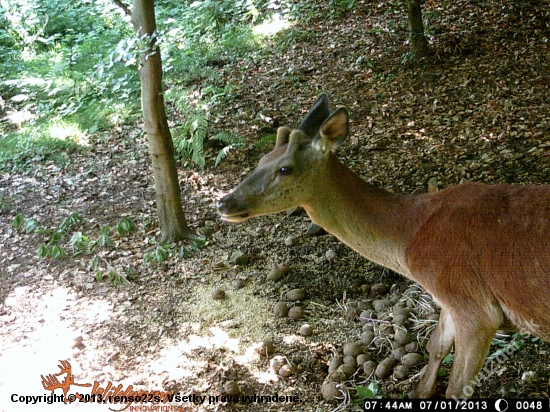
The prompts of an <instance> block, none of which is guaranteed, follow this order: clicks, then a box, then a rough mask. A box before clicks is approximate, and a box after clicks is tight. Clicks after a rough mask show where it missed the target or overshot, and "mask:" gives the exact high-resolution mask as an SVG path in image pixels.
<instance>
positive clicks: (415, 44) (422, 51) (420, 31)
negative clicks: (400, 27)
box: [408, 0, 428, 59]
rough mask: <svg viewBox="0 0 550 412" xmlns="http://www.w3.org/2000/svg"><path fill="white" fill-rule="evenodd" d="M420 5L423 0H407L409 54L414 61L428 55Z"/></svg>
mask: <svg viewBox="0 0 550 412" xmlns="http://www.w3.org/2000/svg"><path fill="white" fill-rule="evenodd" d="M422 3H423V0H408V9H409V16H408V17H409V33H410V39H411V53H412V54H413V56H414V58H415V59H416V58H420V57H424V56H426V55H427V54H428V42H427V41H426V36H424V23H423V21H422V7H421V6H422Z"/></svg>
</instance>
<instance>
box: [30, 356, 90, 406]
mask: <svg viewBox="0 0 550 412" xmlns="http://www.w3.org/2000/svg"><path fill="white" fill-rule="evenodd" d="M59 362H60V363H61V365H58V367H59V369H61V372H59V373H54V374H53V375H52V374H49V375H47V376H46V377H44V375H40V377H41V378H42V386H43V387H44V389H46V390H47V391H52V395H53V394H54V391H55V390H56V389H61V390H62V391H63V400H64V402H65V403H67V393H68V392H69V388H70V387H71V385H75V386H92V384H91V383H75V381H74V375H73V374H72V369H71V364H70V363H69V362H68V361H63V360H60V361H59ZM63 374H65V377H64V378H63V382H59V379H58V378H57V377H58V376H61V375H63Z"/></svg>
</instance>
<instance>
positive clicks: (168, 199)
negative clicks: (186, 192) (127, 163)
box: [132, 0, 195, 243]
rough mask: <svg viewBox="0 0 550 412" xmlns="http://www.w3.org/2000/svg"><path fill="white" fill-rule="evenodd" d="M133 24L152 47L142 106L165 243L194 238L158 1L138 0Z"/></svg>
mask: <svg viewBox="0 0 550 412" xmlns="http://www.w3.org/2000/svg"><path fill="white" fill-rule="evenodd" d="M132 24H133V25H134V28H135V30H136V32H137V33H138V35H139V37H140V38H142V39H144V40H145V41H146V42H147V44H148V50H147V51H146V52H145V53H143V54H142V55H141V68H140V78H141V108H142V111H143V120H144V122H145V131H146V133H147V140H148V141H149V148H150V151H151V159H152V163H153V178H154V180H155V190H156V201H157V212H158V217H159V224H160V231H161V236H162V239H161V242H165V243H173V242H176V241H178V240H182V239H191V238H194V237H195V235H194V233H193V232H192V231H191V230H190V229H189V226H188V225H187V221H186V220H185V214H184V213H183V208H182V204H181V191H180V186H179V181H178V172H177V169H176V161H175V158H174V145H173V142H172V135H171V134H170V129H169V127H168V120H167V119H166V110H165V108H164V96H163V92H162V61H161V56H160V49H159V46H158V44H157V38H156V21H155V5H154V0H134V5H133V10H132Z"/></svg>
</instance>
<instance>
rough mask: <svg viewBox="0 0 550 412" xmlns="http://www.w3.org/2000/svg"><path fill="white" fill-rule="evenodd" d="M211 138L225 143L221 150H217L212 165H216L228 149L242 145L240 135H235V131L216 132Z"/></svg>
mask: <svg viewBox="0 0 550 412" xmlns="http://www.w3.org/2000/svg"><path fill="white" fill-rule="evenodd" d="M212 139H214V140H217V141H219V142H222V143H223V144H225V146H224V147H223V149H222V150H220V151H219V153H218V155H217V156H216V161H215V164H214V166H218V164H219V163H220V162H221V161H222V160H223V159H224V158H225V156H227V154H228V153H229V151H230V150H233V149H238V148H240V147H243V146H244V141H243V139H242V138H241V137H240V136H237V135H236V134H235V133H232V132H221V133H218V134H217V135H216V136H214V137H213V138H212Z"/></svg>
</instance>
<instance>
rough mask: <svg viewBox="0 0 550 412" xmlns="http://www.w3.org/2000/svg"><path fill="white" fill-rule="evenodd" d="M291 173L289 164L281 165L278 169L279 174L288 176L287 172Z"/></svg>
mask: <svg viewBox="0 0 550 412" xmlns="http://www.w3.org/2000/svg"><path fill="white" fill-rule="evenodd" d="M291 173H292V167H290V166H282V167H281V168H280V169H279V174H280V175H281V176H288V175H289V174H291Z"/></svg>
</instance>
